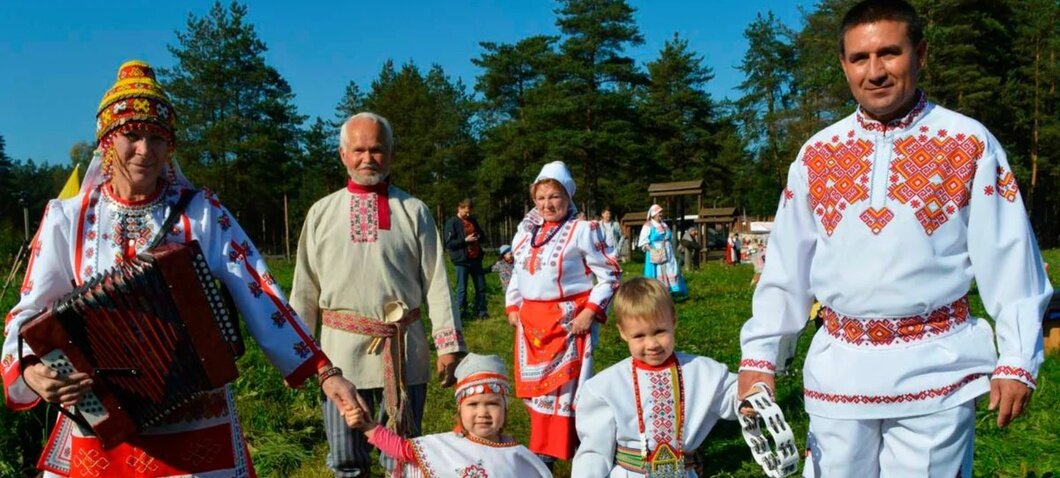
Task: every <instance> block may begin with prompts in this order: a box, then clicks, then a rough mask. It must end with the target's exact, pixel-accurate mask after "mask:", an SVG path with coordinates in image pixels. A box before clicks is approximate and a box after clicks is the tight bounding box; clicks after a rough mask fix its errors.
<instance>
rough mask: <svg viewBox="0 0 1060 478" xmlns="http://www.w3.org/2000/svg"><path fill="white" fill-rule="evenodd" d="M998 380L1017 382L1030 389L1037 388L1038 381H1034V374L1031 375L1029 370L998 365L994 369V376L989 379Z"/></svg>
mask: <svg viewBox="0 0 1060 478" xmlns="http://www.w3.org/2000/svg"><path fill="white" fill-rule="evenodd" d="M999 378H1006V379H1011V380H1019V381H1020V382H1023V383H1024V385H1027V386H1028V387H1030V388H1031V389H1035V388H1037V387H1038V381H1037V380H1036V379H1035V377H1034V374H1032V373H1031V372H1030V371H1029V370H1027V369H1025V368H1021V367H1012V366H1009V365H998V366H997V367H996V368H994V376H993V377H991V379H999Z"/></svg>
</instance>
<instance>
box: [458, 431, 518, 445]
mask: <svg viewBox="0 0 1060 478" xmlns="http://www.w3.org/2000/svg"><path fill="white" fill-rule="evenodd" d="M464 438H466V439H467V440H468V441H470V442H472V443H478V444H479V445H485V446H488V447H493V448H508V447H513V446H515V445H518V444H519V442H517V441H515V440H504V437H501V441H493V440H487V439H485V438H479V437H477V436H475V434H474V433H471V432H469V431H466V430H465V431H464Z"/></svg>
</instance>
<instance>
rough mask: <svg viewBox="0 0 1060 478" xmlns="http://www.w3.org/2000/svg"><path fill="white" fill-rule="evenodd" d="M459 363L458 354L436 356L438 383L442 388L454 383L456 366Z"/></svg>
mask: <svg viewBox="0 0 1060 478" xmlns="http://www.w3.org/2000/svg"><path fill="white" fill-rule="evenodd" d="M458 363H460V355H458V354H455V353H453V354H441V355H439V356H438V381H439V382H441V384H442V386H443V387H451V386H453V384H454V383H456V365H457V364H458Z"/></svg>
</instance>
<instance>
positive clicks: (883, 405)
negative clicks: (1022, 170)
mask: <svg viewBox="0 0 1060 478" xmlns="http://www.w3.org/2000/svg"><path fill="white" fill-rule="evenodd" d="M973 279H974V280H975V281H976V283H977V285H978V292H979V294H980V296H981V297H982V300H983V304H984V305H985V307H986V311H987V313H988V314H990V316H991V317H993V318H994V320H995V323H996V337H997V348H996V349H995V346H994V337H995V333H994V331H993V330H992V329H991V327H990V324H989V323H988V322H986V321H985V320H982V319H975V318H968V317H967V303H966V302H964V301H962V300H961V299H962V298H963V297H965V296H966V295H967V294H968V291H969V289H970V287H971V283H972V280H973ZM1051 295H1052V287H1051V286H1050V284H1049V282H1048V278H1047V277H1046V275H1045V271H1044V269H1043V265H1042V258H1041V255H1040V252H1039V250H1038V246H1037V243H1036V242H1035V239H1034V234H1033V231H1032V230H1031V227H1030V224H1029V222H1028V220H1027V215H1026V213H1025V212H1024V207H1023V202H1022V200H1021V199H1020V195H1019V191H1018V188H1017V186H1016V182H1015V179H1014V178H1013V174H1012V169H1011V167H1010V166H1009V164H1008V160H1007V159H1006V156H1005V152H1004V150H1003V149H1002V148H1001V145H1000V144H999V143H998V141H997V139H996V138H994V137H993V135H991V134H990V132H989V131H987V130H986V128H985V127H984V126H983V125H981V124H980V123H978V122H976V121H975V120H972V119H970V118H968V117H966V116H963V115H960V114H958V113H955V112H953V111H950V110H947V109H945V108H943V107H941V106H938V105H935V104H932V103H930V102H928V101H926V100H925V99H924V97H923V94H921V96H920V100H919V102H918V104H917V105H916V107H914V109H913V110H912V111H910V113H909V114H908V115H906V116H905V117H903V118H899V119H898V120H895V121H892V122H891V123H888V124H886V125H885V124H881V123H879V122H875V121H872V120H870V119H868V118H866V117H864V116H863V115H862V114H861V112H860V110H859V111H857V112H855V113H854V114H852V115H850V116H849V117H847V118H844V119H843V120H841V121H839V122H838V123H836V124H833V125H832V126H830V127H828V128H826V129H824V130H823V131H821V132H820V133H818V134H816V135H815V136H814V137H813V138H811V139H810V140H809V141H807V142H806V144H805V145H804V146H803V147H802V149H801V151H800V153H799V157H798V159H797V160H796V161H795V162H794V163H793V164H792V165H791V168H790V170H789V173H788V184H787V187H786V188H785V190H784V192H783V194H782V197H781V199H780V204H779V206H778V209H777V215H776V220H775V221H774V223H773V231H772V234H771V237H770V241H769V249H768V252H767V254H766V263H765V270H764V272H763V274H762V278H761V281H760V282H759V285H758V288H757V289H756V290H755V294H754V300H753V307H752V308H753V311H752V313H753V316H752V317H751V319H749V320H748V321H747V322H746V323H745V324H744V326H743V330H742V332H741V334H740V340H741V344H742V349H743V360H742V361H741V364H740V369H741V370H755V371H762V372H769V373H771V372H772V371H773V368H774V361H775V358H776V354H777V344H778V342H779V340H780V337H782V336H784V335H786V334H793V333H797V332H799V331H800V330H801V329H802V328H803V326H804V325H805V323H806V317H807V313H808V311H809V310H810V305H811V304H812V303H813V298H814V297H816V298H817V299H818V300H820V302H821V303H822V304H823V305H824V306H825V307H826V308H828V309H829V310H830V311H831V312H832V313H833V315H832V316H831V318H832V319H834V320H831V321H829V320H826V327H824V328H822V330H819V331H818V332H817V334H816V336H815V337H814V341H813V344H812V345H811V347H810V351H809V354H808V356H807V360H806V366H805V369H804V370H805V373H804V386H805V391H804V392H805V396H806V409H807V411H808V412H809V413H811V414H815V415H821V416H826V417H831V418H840V419H843V418H866V419H869V418H888V417H901V416H912V415H919V414H925V413H931V412H934V411H938V410H944V409H946V408H950V407H953V406H956V405H959V404H960V403H964V402H965V401H967V400H970V399H973V398H975V397H977V396H979V395H981V394H983V393H986V392H987V391H988V390H989V386H988V380H989V377H990V376H991V375H992V376H993V378H995V379H997V378H1008V379H1015V380H1019V381H1021V382H1023V383H1025V384H1027V385H1029V386H1031V387H1034V386H1035V377H1036V376H1037V373H1038V367H1039V366H1040V365H1041V363H1042V360H1043V352H1042V341H1041V318H1042V313H1043V311H1044V307H1045V304H1046V302H1047V301H1048V299H1049V297H1050V296H1051ZM932 314H934V315H932ZM997 351H1000V357H999V356H998V353H997Z"/></svg>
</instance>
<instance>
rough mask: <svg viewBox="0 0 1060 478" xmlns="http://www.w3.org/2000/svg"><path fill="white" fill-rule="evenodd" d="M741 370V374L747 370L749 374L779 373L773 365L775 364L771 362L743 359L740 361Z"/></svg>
mask: <svg viewBox="0 0 1060 478" xmlns="http://www.w3.org/2000/svg"><path fill="white" fill-rule="evenodd" d="M739 370H740V371H741V372H743V371H744V370H746V371H749V372H762V373H768V374H772V373H775V372H776V371H777V368H776V366H775V365H773V362H771V361H769V360H756V359H743V360H741V361H740V369H739Z"/></svg>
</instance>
